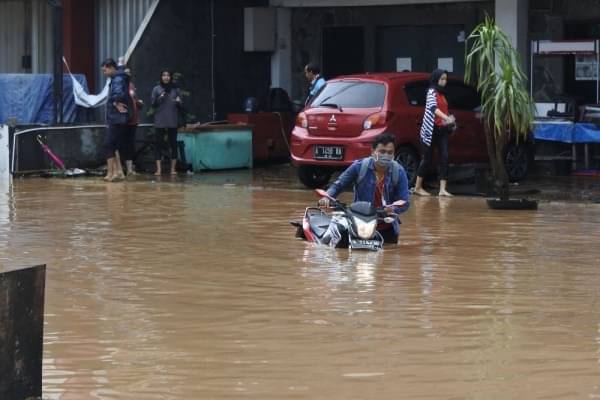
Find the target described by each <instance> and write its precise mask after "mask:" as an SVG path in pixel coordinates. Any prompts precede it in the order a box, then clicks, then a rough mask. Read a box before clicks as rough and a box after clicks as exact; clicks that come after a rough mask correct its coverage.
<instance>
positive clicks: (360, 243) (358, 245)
mask: <svg viewBox="0 0 600 400" xmlns="http://www.w3.org/2000/svg"><path fill="white" fill-rule="evenodd" d="M350 247H351V248H353V249H366V250H379V249H381V248H382V243H381V242H380V241H379V240H364V239H350Z"/></svg>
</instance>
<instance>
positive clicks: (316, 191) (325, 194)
mask: <svg viewBox="0 0 600 400" xmlns="http://www.w3.org/2000/svg"><path fill="white" fill-rule="evenodd" d="M315 193H317V194H318V195H319V196H321V197H327V198H328V199H329V200H331V201H335V199H334V198H333V197H331V196H330V195H329V193H327V192H326V191H324V190H323V189H315Z"/></svg>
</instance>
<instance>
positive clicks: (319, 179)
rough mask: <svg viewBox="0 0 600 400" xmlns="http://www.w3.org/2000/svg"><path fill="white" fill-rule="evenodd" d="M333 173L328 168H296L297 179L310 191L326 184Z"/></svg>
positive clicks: (302, 166) (308, 166) (306, 166)
mask: <svg viewBox="0 0 600 400" xmlns="http://www.w3.org/2000/svg"><path fill="white" fill-rule="evenodd" d="M332 174H333V171H332V170H331V169H329V168H324V167H315V166H312V165H301V166H299V167H298V178H299V179H300V182H302V183H303V184H304V186H307V187H309V188H311V189H315V188H319V187H322V186H324V185H326V184H327V182H329V179H330V178H331V175H332Z"/></svg>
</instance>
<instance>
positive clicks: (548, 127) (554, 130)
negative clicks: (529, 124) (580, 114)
mask: <svg viewBox="0 0 600 400" xmlns="http://www.w3.org/2000/svg"><path fill="white" fill-rule="evenodd" d="M574 131H575V124H574V123H572V122H536V123H535V124H534V129H533V137H535V138H536V139H540V140H551V141H554V142H564V143H573V132H574Z"/></svg>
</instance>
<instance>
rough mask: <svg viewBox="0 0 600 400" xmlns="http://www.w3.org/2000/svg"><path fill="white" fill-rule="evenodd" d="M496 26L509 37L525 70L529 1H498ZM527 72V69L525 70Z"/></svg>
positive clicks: (527, 53) (527, 50)
mask: <svg viewBox="0 0 600 400" xmlns="http://www.w3.org/2000/svg"><path fill="white" fill-rule="evenodd" d="M495 18H496V24H497V25H498V26H499V27H500V29H502V31H504V33H506V34H507V35H508V37H509V38H510V39H511V42H512V45H513V46H514V47H515V49H517V51H518V52H519V54H520V55H521V62H522V65H523V67H524V69H525V66H526V65H527V59H528V55H529V49H528V47H529V46H528V18H529V1H528V0H496V17H495ZM525 70H527V69H525Z"/></svg>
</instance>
